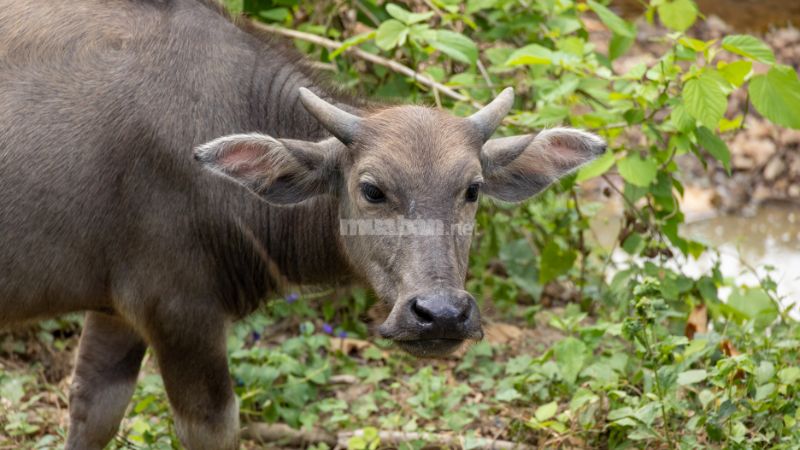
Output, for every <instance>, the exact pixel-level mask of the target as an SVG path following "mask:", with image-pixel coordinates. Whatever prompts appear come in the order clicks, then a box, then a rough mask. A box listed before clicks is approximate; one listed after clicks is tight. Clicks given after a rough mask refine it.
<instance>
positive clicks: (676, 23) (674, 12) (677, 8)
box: [658, 0, 697, 31]
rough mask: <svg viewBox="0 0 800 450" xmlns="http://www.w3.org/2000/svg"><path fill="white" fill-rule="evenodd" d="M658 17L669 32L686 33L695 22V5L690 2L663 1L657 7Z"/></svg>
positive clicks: (689, 0) (690, 0)
mask: <svg viewBox="0 0 800 450" xmlns="http://www.w3.org/2000/svg"><path fill="white" fill-rule="evenodd" d="M658 17H659V18H660V19H661V23H663V24H664V25H665V26H666V27H667V28H669V29H670V30H675V31H686V30H687V29H689V27H691V26H692V24H694V21H695V20H697V5H695V4H694V2H693V1H692V0H675V1H665V2H664V3H661V4H660V5H658Z"/></svg>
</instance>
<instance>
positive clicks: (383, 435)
mask: <svg viewBox="0 0 800 450" xmlns="http://www.w3.org/2000/svg"><path fill="white" fill-rule="evenodd" d="M363 434H364V430H356V431H347V432H342V433H339V434H338V435H337V436H338V438H339V446H341V447H343V448H347V440H348V439H350V438H351V437H353V436H362V435H363ZM378 438H379V439H380V441H381V445H389V446H399V445H400V444H403V443H407V442H412V441H417V440H423V441H425V442H427V443H428V444H432V445H434V446H436V447H438V446H443V447H450V448H462V447H463V444H464V443H463V440H462V438H461V436H453V435H445V434H437V433H418V432H412V431H379V432H378ZM476 440H477V442H476V443H477V444H479V445H478V446H479V447H480V448H483V449H487V450H533V447H531V446H530V445H527V444H517V443H515V442H509V441H501V440H492V439H481V438H478V439H476Z"/></svg>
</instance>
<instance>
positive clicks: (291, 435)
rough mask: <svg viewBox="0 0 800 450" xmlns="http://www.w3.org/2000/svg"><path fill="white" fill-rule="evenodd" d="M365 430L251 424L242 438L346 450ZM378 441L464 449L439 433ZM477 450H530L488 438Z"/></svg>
mask: <svg viewBox="0 0 800 450" xmlns="http://www.w3.org/2000/svg"><path fill="white" fill-rule="evenodd" d="M363 435H364V430H355V431H343V432H340V433H338V434H336V435H334V434H333V433H329V432H327V431H325V430H322V429H319V428H312V429H310V430H307V429H299V430H295V429H294V428H291V427H290V426H288V425H286V424H281V423H276V424H266V423H251V424H248V425H247V426H246V427H245V428H244V430H242V438H243V439H248V440H252V441H256V442H259V443H264V444H266V443H276V442H281V443H283V444H285V445H294V446H302V445H307V444H312V443H320V442H324V443H326V444H328V445H329V446H331V447H338V448H347V441H348V440H349V439H350V438H352V437H353V436H363ZM378 438H379V439H380V442H381V445H388V446H392V447H398V446H400V445H401V444H404V443H408V442H413V441H417V440H423V441H425V442H426V443H427V446H426V447H425V448H429V447H430V446H434V447H441V446H444V447H451V448H461V447H463V440H462V438H461V437H460V436H454V435H450V434H438V433H424V432H423V433H417V432H406V431H379V432H378ZM477 440H478V443H479V444H480V448H483V449H487V450H533V447H531V446H530V445H527V444H517V443H514V442H509V441H501V440H497V439H489V438H477Z"/></svg>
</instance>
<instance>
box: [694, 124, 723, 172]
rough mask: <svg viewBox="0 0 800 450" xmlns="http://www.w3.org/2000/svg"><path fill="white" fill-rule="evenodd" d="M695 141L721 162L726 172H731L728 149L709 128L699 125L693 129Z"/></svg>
mask: <svg viewBox="0 0 800 450" xmlns="http://www.w3.org/2000/svg"><path fill="white" fill-rule="evenodd" d="M694 134H695V136H697V142H698V143H699V144H700V145H701V146H702V147H703V148H705V149H706V150H707V151H708V153H711V156H713V157H714V158H716V159H717V161H719V162H721V163H722V166H723V167H725V170H726V171H728V174H730V173H731V152H730V150H728V145H727V144H725V142H724V141H723V140H722V139H720V138H719V137H717V136H716V135H715V134H714V133H713V132H712V131H711V130H709V129H708V128H706V127H699V128H697V130H695V133H694Z"/></svg>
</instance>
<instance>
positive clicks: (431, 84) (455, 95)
mask: <svg viewBox="0 0 800 450" xmlns="http://www.w3.org/2000/svg"><path fill="white" fill-rule="evenodd" d="M252 25H253V26H254V27H256V28H257V29H259V30H262V31H265V32H267V33H272V34H279V35H281V36H285V37H289V38H292V39H300V40H301V41H306V42H311V43H312V44H316V45H319V46H322V47H325V48H328V49H331V50H336V49H338V48H340V47H341V46H342V44H341V43H340V42H336V41H332V40H330V39H327V38H324V37H322V36H317V35H316V34H311V33H305V32H303V31H297V30H288V29H286V28H280V27H275V26H272V25H266V24H263V23H258V22H252ZM344 52H345V53H350V54H352V55H354V56H357V57H359V58H361V59H363V60H366V61H369V62H371V63H373V64H377V65H379V66H383V67H386V68H388V69H389V70H391V71H393V72H397V73H399V74H402V75H405V76H407V77H409V78H413V79H414V81H416V82H418V83H419V84H421V85H423V86H426V87H428V88H429V89H436V90H438V91H439V92H441V93H442V94H444V95H446V96H448V97H450V98H452V99H453V100H457V101H460V102H466V103H469V104H471V105H472V106H474V107H476V108H482V107H483V104H482V103H480V102H478V101H475V100H472V99H470V98H469V97H467V96H466V95H464V94H461V93H459V92H456V91H455V90H453V89H451V88H449V87H448V86H445V85H443V84H441V83H439V82H437V81H435V80H434V79H432V78H430V77H428V76H426V75H423V74H421V73H419V72H417V71H415V70H414V69H412V68H410V67H408V66H404V65H403V64H400V63H398V62H396V61H392V60H390V59H386V58H384V57H382V56H378V55H373V54H372V53H368V52H366V51H364V50H362V49H360V48H358V47H355V46H354V47H350V48H348V49H347V50H345V51H344Z"/></svg>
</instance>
